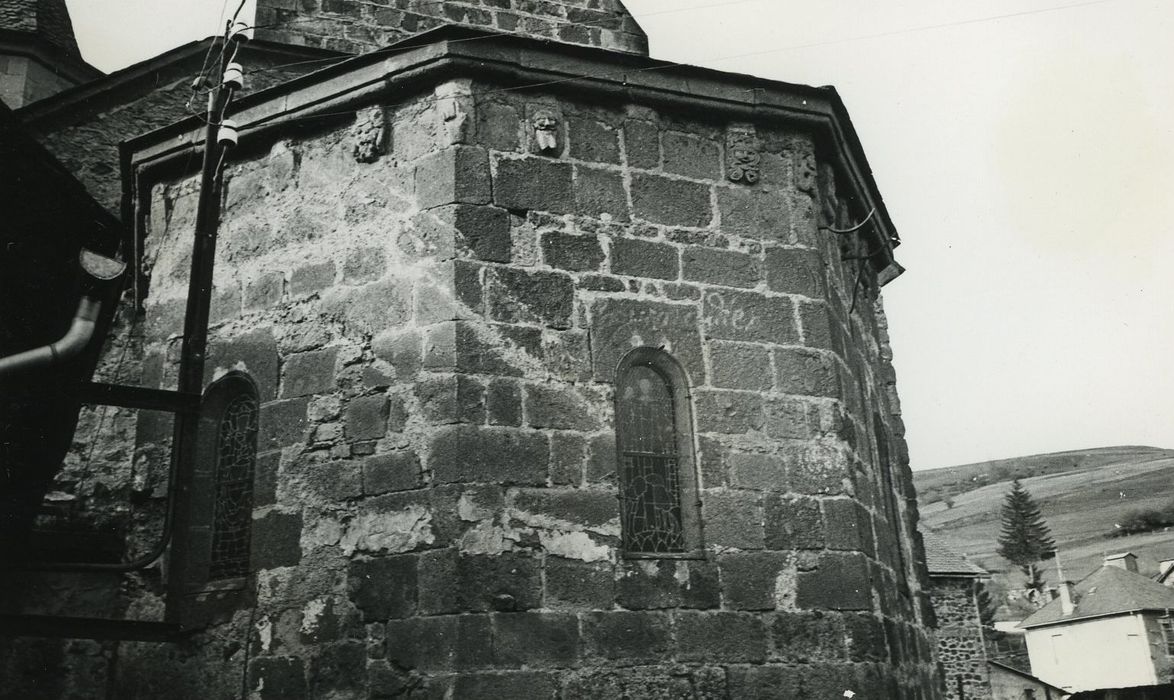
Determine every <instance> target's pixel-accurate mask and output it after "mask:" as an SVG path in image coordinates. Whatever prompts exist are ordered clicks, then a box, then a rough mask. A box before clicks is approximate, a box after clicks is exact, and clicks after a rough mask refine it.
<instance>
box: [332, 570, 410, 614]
mask: <svg viewBox="0 0 1174 700" xmlns="http://www.w3.org/2000/svg"><path fill="white" fill-rule="evenodd" d="M416 591H417V579H416V556H415V555H411V554H409V555H403V556H392V557H379V558H376V559H353V560H351V562H350V564H349V567H348V570H347V594H348V596H349V597H350V599H351V602H352V603H354V605H355V607H356V608H358V609H359V611H360V612H361V613H362V615H363V621H364V622H374V621H383V620H388V619H393V618H404V617H409V616H411V615H413V614H415V612H416Z"/></svg>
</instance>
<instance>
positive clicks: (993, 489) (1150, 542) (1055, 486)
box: [913, 447, 1174, 587]
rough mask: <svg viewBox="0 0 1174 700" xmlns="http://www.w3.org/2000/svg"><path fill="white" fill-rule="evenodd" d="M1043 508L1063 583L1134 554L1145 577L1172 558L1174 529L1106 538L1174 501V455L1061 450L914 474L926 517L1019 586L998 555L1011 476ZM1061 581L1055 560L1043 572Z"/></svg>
mask: <svg viewBox="0 0 1174 700" xmlns="http://www.w3.org/2000/svg"><path fill="white" fill-rule="evenodd" d="M1017 477H1018V478H1019V479H1020V480H1021V481H1022V482H1023V485H1024V486H1025V487H1026V488H1027V490H1028V491H1030V492H1031V494H1032V496H1033V497H1035V500H1036V502H1037V503H1039V505H1040V510H1041V511H1042V513H1043V515H1044V518H1045V519H1046V520H1047V523H1048V526H1049V527H1050V528H1051V530H1052V535H1053V537H1054V538H1055V540H1056V544H1057V545H1058V547H1059V550H1060V560H1061V562H1062V564H1063V566H1064V573H1065V575H1066V578H1072V579H1076V580H1078V579H1080V578H1083V577H1084V576H1085V575H1086V574H1088V573H1090V572H1091V571H1093V570H1094V569H1096V568H1097V567H1098V566H1099V565H1100V564H1101V561H1102V558H1103V557H1104V555H1105V554H1107V553H1115V552H1124V551H1131V552H1133V553H1134V554H1136V555H1137V556H1138V557H1139V564H1140V565H1141V567H1142V573H1154V572H1156V571H1157V562H1158V561H1160V560H1163V559H1174V528H1167V529H1165V530H1162V531H1158V532H1149V533H1143V534H1136V535H1127V536H1122V537H1108V535H1109V534H1110V533H1113V532H1115V531H1116V530H1117V525H1118V524H1119V523H1121V522H1122V521H1123V519H1124V518H1125V516H1126V515H1128V514H1129V513H1130V512H1131V511H1136V510H1142V509H1150V508H1163V507H1165V506H1167V505H1168V504H1169V503H1170V502H1171V501H1174V450H1165V449H1160V448H1156V447H1108V448H1099V449H1090V450H1076V451H1071V452H1056V453H1051V454H1044V455H1033V456H1030V457H1019V458H1015V459H1003V460H997V461H992V462H981V463H978V464H965V465H961V466H957V467H946V468H942V469H932V470H926V471H920V472H914V473H913V482H914V484H915V486H916V487H917V490H918V494H919V498H918V500H919V503H920V507H921V516H922V520H923V521H924V522H925V523H926V524H927V525H928V526H929V527H930V528H931V529H933V530H936V531H938V532H939V533H941V534H942V535H943V537H945V538H946V539H947V540H948V541H949V542H951V543H953V544H956V545H957V546H958V548H959V550H961V551H963V552H965V553H966V554H967V555H969V556H970V558H971V560H972V561H974V562H975V563H977V564H979V565H980V566H982V567H984V568H986V569H987V570H988V571H991V572H994V573H1000V574H1004V573H1006V574H1008V575H1006V576H999V577H998V578H999V579H1000V582H1001V583H1003V584H1004V585H1008V586H1012V587H1013V586H1014V585H1015V578H1016V574H1015V573H1014V572H1008V569H1009V568H1013V567H1009V566H1008V564H1007V563H1006V562H1005V561H1003V559H1002V558H1001V557H999V556H998V555H997V554H995V548H996V546H997V544H996V539H997V538H998V535H999V526H1000V523H999V511H1000V507H1001V505H1002V502H1003V496H1004V495H1005V494H1006V493H1007V490H1008V488H1009V487H1010V483H1011V481H1012V479H1015V478H1017ZM1045 575H1046V578H1047V580H1048V581H1049V582H1052V581H1054V580H1055V579H1056V570H1055V565H1054V563H1049V564H1048V566H1047V569H1046V572H1045Z"/></svg>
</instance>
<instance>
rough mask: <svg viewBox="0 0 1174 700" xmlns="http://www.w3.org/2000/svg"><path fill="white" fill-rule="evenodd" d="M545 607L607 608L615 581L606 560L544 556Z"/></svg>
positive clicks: (571, 608) (610, 602)
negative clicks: (595, 560)
mask: <svg viewBox="0 0 1174 700" xmlns="http://www.w3.org/2000/svg"><path fill="white" fill-rule="evenodd" d="M545 574H546V575H545V581H546V596H545V602H546V607H548V608H553V609H555V610H560V609H562V610H575V611H581V610H610V609H611V607H612V599H613V596H614V588H615V582H614V579H613V575H612V566H611V564H609V563H608V562H585V561H577V560H574V559H563V558H562V557H551V556H548V557H547V558H546V571H545Z"/></svg>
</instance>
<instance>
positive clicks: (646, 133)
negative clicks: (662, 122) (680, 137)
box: [624, 120, 660, 170]
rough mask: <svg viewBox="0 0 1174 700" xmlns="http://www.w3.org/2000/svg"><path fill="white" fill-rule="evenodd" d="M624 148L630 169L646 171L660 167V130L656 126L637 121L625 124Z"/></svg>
mask: <svg viewBox="0 0 1174 700" xmlns="http://www.w3.org/2000/svg"><path fill="white" fill-rule="evenodd" d="M624 147H625V150H626V151H627V157H628V165H630V166H631V167H633V168H644V169H646V170H652V169H655V168H659V167H660V129H658V128H657V126H656V124H653V123H652V122H645V121H638V120H629V121H628V122H625V123H624Z"/></svg>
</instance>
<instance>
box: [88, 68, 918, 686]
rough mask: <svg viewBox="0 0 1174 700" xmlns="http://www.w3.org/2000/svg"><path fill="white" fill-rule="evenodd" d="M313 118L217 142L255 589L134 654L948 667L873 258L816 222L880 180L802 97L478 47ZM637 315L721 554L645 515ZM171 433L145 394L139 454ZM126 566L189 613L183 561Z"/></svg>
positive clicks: (171, 277) (169, 289) (252, 676)
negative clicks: (247, 388)
mask: <svg viewBox="0 0 1174 700" xmlns="http://www.w3.org/2000/svg"><path fill="white" fill-rule="evenodd" d="M316 123H317V124H318V125H319V126H318V128H317V130H316V131H311V132H304V131H302V132H297V133H296V135H295V136H292V137H289V138H286V139H284V140H280V141H277V142H276V143H272V145H265V146H264V147H262V148H261V151H256V150H254V152H253V155H249V156H246V157H245V159H244V160H243V161H241V162H238V163H235V164H232V165H230V166H229V168H228V174H227V186H226V193H225V201H224V207H223V219H222V224H221V241H220V245H219V248H218V255H217V268H216V283H215V294H214V299H213V311H212V324H213V325H212V329H211V339H212V345H211V349H210V352H209V361H208V368H207V370H208V371H207V379H208V380H209V381H211V380H213V379H215V378H216V377H219V376H222V375H224V374H225V373H227V372H229V371H233V370H236V371H242V372H246V373H248V374H249V375H250V376H251V377H252V378H253V380H254V381H255V382H256V383H257V385H258V388H259V394H260V399H261V401H262V405H261V414H260V436H259V450H260V452H259V458H258V463H257V474H256V480H255V486H254V512H253V527H252V552H253V555H252V565H251V570H252V576H251V577H250V579H249V581H248V584H247V585H248V595H246V596H244V597H243V598H239V599H237V600H236V602H235V607H232V608H229V609H221V610H220V612H219V615H218V617H216V618H214V620H213V624H212V626H211V627H210V628H209V629H208V631H206V632H203V633H200V634H198V635H196V636H195V637H194V638H189V639H188V640H187V641H185V642H183V643H181V644H170V645H159V644H146V643H122V644H121V645H119V648H118V650H117V653H116V654H111V656H112V657H114V660H113V661H112V662H111V665H110V669H111V672H110V679H109V686H108V687H110V688H114V689H116V694H118V695H119V696H120V697H155V696H156V695H162V694H169V695H173V696H174V695H175V691H174V689H176V688H185V689H192V690H191V691H190V692H191V694H192V696H193V697H194V696H196V695H199V696H201V697H240V696H241V695H242V694H245V695H248V696H249V697H257V698H298V697H315V698H329V697H340V698H341V697H348V698H349V697H364V696H366V697H408V696H410V697H447V695H446V694H447V693H450V692H451V696H452V697H456V698H482V697H484V698H491V697H492V698H512V697H519V698H520V697H526V698H540V697H560V698H597V697H662V696H663V697H670V696H671V697H697V698H751V697H778V698H797V697H840V696H841V695H843V693H844V691H845V690H853V691H855V692H856V693H857V694H859V695H862V696H866V697H869V698H894V699H896V698H901V699H902V700H906V699H910V698H914V699H916V698H938V697H941V696H940V678H938V677H937V675H936V668H935V666H934V663H933V657H932V650H931V641H930V636H929V631H928V629H927V624H928V618H927V614H926V613H925V612H924V610H925V608H926V598H925V595H924V589H923V583H922V582H923V574H922V571H921V570H920V568H919V567H917V566H915V565H913V562H915V561H919V560H921V559H922V557H919V556H916V554H917V553H916V552H915V551H914V550H915V548H916V547H915V545H914V540H913V539H912V537H913V536H912V534H911V533H913V532H914V528H913V526H914V522H915V517H916V514H915V511H914V508H915V506H913V505H912V496H913V493H912V487H911V483H910V477H909V473H908V466H907V457H906V456H905V450H904V448H903V445H904V443H903V441H902V439H901V435H902V430H903V429H902V427H901V423H900V418H899V412H900V409H899V406H898V404H897V403H896V396H895V392H894V389H893V375H892V368H891V365H890V364H889V351H888V345H887V336H886V331H885V322H884V317H883V313H882V312H881V308H880V303H879V299H878V298H877V290H876V283H875V276H874V275H873V273H872V272H871V271H870V270H868V269H866V268H862V267H861V265H862V263H861V262H860V261H859V260H857V259H854V258H857V257H859V255H858V254H854V251H855V246H857V242H855V241H854V240H851V239H846V238H844V237H842V236H836V235H835V234H832V233H831V232H828V231H823V230H821V229H820V225H821V223H830V224H835V225H840V226H842V225H844V223H845V221H846V219H848V218H851V217H853V216H862V215H863V212H855V211H854V210H853V205H852V204H851V202H850V201H849V200H848V199H847V198H844V197H838V196H836V194H835V192H836V180H837V177H838V176H837V174H836V173H835V169H834V168H833V167H832V165H831V164H830V162H829V161H828V160H827V159H826V157H825V154H824V153H823V152H822V151H818V152H817V148H816V144H815V141H814V138H813V137H812V136H811V135H810V134H807V133H804V132H803V131H800V130H794V129H791V128H788V127H786V126H785V125H779V124H770V123H763V124H755V125H749V124H730V123H728V122H726V121H723V120H722V117H721V115H720V114H718V113H716V112H715V113H713V114H709V115H702V114H689V113H673V112H669V111H667V110H661V111H657V110H653V109H651V108H648V107H644V106H640V105H638V104H613V105H608V106H600V105H598V104H586V103H582V102H577V101H575V100H573V99H571V98H569V97H567V96H565V95H557V94H554V93H551V94H545V95H544V94H536V93H527V94H521V93H517V92H510V91H502V90H500V89H499V88H498V87H497V86H493V85H485V84H479V83H471V82H468V81H450V82H446V83H444V84H442V85H439V86H438V87H436V88H435V90H433V91H430V92H428V93H426V94H423V95H419V96H417V97H415V98H412V99H408V100H406V101H404V102H402V103H399V104H395V105H389V106H373V107H369V108H365V109H362V110H360V111H359V112H358V113H357V114H356V116H355V119H354V121H353V123H350V124H347V125H344V126H340V127H329V128H327V127H323V126H321V124H322V122H321V121H318V122H316ZM536 125H538V126H540V127H541V128H537V129H536ZM731 130H733V131H734V132H736V133H737V134H740V135H741V136H740V137H739V138H741V139H742V140H740V141H739V143H741V144H742V145H743V147H744V146H745V145H746V143H747V141H746V140H745V138H744V137H745V135H746V134H748V133H753V135H754V136H753V141H754V143H755V144H756V145H755V146H754V149H756V150H755V153H756V154H757V156H758V160H757V161H756V164H755V165H754V174H755V175H757V176H758V177H757V178H753V180H754V184H747V179H746V178H745V177H744V176H743V177H742V178H741V179H740V181H738V182H734V181H732V180H731V179H730V172H731V170H730V166H731V163H735V164H737V163H741V164H743V165H745V164H746V163H747V162H749V161H747V160H746V159H745V158H741V159H735V158H734V156H735V154H734V153H732V152H731V151H732V149H731V148H730V146H729V144H730V143H731V141H730V140H729V138H730V133H731ZM540 132H541V133H540ZM246 145H247V144H246ZM249 147H250V148H254V149H256V148H257V146H256V145H255V144H254V145H252V146H249ZM742 150H743V155H744V150H745V149H744V148H743V149H742ZM731 159H734V160H731ZM744 172H746V171H743V173H744ZM194 183H195V180H194V179H190V178H189V179H186V180H181V181H164V182H158V183H155V184H154V185H152V184H151V183H150V182H147V183H145V185H147V186H148V187H149V191H150V204H149V211H146V212H143V214H144V215H145V217H146V226H147V238H146V242H145V261H146V264H147V266H148V268H149V271H150V279H149V287H148V291H147V297H146V318H145V321H144V323H143V327H142V334H143V336H144V337H143V341H142V350H141V358H140V359H141V363H142V365H141V366H142V377H143V382H144V384H146V385H148V386H158V387H162V388H173V387H174V386H175V376H176V370H177V362H178V348H179V334H180V332H181V328H182V315H183V308H184V295H185V294H186V285H187V273H188V266H189V264H190V248H191V237H190V233H191V230H192V225H193V221H194V216H195V203H196V191H195V186H194ZM859 245H865V244H863V243H860V244H859ZM844 258H847V260H844ZM636 346H645V347H661V348H663V349H664V350H665V351H666V352H668V353H670V354H671V355H672V356H673V357H675V358H676V359H677V360H678V361H679V362H680V364H681V365H682V367H683V368H684V370H685V372H686V374H687V375H688V379H689V384H690V386H689V397H690V403H691V411H692V415H693V424H692V425H691V426H687V427H688V428H689V429H690V430H691V432H692V434H693V438H694V440H695V445H696V452H697V467H698V474H697V482H698V484H699V494H698V498H699V500H700V512H701V521H702V539H703V543H704V555H703V556H698V557H696V558H688V559H655V558H653V559H630V558H626V557H625V556H624V552H623V550H622V547H621V531H620V511H619V500H618V489H617V457H616V444H615V425H614V418H613V394H614V386H613V382H614V378H615V372H616V368H617V365H618V363H619V361H620V358H621V357H622V356H623V355H624V354H625V353H626V352H627V351H628V350H629V349H631V348H633V347H636ZM138 352H139V351H137V350H136V354H137V353H138ZM169 436H170V433H169V432H168V430H167V429H165V426H164V429H161V427H160V425H158V424H156V423H154V422H152V421H150V420H140V422H139V424H138V427H137V431H136V438H135V440H136V445H135V447H134V453H135V454H136V455H139V456H141V457H142V458H141V459H139V460H138V461H137V463H136V464H137V470H138V471H137V474H138V477H137V478H140V479H144V480H146V481H147V482H149V483H156V482H158V481H159V480H160V479H162V478H163V474H164V470H165V469H166V461H165V459H162V458H161V457H159V456H161V455H163V454H165V452H166V447H167V444H166V443H167V440H168V439H169ZM152 455H154V456H152ZM689 498H690V496H689V495H688V494H686V502H688V499H689ZM188 541H189V539H187V533H184V532H180V533H178V534H177V541H176V543H175V544H174V545H173V553H174V552H175V551H176V550H178V551H179V552H180V553H182V550H183V548H184V547H185V546H188V545H185V542H188ZM124 593H125V597H126V601H125V609H126V610H127V614H128V615H133V616H138V617H149V616H152V615H154V616H156V617H158V616H161V614H162V607H163V604H164V599H165V593H166V589H165V586H164V584H163V580H162V579H161V578H160V576H159V572H151V573H149V574H147V575H144V576H140V577H137V578H136V579H135V582H134V585H131V586H128V587H127V588H126V589H125V591H124ZM173 602H174V601H173ZM184 692H186V691H184ZM180 696H182V693H181V695H180Z"/></svg>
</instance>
